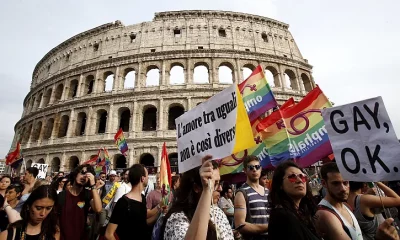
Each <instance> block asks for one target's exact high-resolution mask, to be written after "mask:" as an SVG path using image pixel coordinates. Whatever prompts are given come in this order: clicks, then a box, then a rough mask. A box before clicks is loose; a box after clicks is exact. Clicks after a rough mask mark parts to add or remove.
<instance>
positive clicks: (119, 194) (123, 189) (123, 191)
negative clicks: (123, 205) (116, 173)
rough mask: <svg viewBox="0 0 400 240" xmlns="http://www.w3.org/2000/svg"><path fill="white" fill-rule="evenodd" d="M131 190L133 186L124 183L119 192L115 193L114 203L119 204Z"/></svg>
mask: <svg viewBox="0 0 400 240" xmlns="http://www.w3.org/2000/svg"><path fill="white" fill-rule="evenodd" d="M131 189H132V186H131V184H130V183H126V182H123V183H122V184H121V186H120V187H119V188H118V189H117V192H116V193H115V196H114V202H115V203H116V202H118V200H119V199H120V198H121V197H122V196H124V195H125V194H127V193H128V192H130V191H131Z"/></svg>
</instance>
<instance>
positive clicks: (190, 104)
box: [186, 97, 192, 111]
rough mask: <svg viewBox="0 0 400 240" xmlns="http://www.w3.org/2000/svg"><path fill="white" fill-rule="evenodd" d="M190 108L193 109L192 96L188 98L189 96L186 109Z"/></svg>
mask: <svg viewBox="0 0 400 240" xmlns="http://www.w3.org/2000/svg"><path fill="white" fill-rule="evenodd" d="M190 109H192V97H188V98H187V108H186V111H189V110H190Z"/></svg>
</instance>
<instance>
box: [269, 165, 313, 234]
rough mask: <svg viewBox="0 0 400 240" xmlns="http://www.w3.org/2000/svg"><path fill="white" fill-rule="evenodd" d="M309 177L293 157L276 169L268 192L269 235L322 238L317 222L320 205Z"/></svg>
mask: <svg viewBox="0 0 400 240" xmlns="http://www.w3.org/2000/svg"><path fill="white" fill-rule="evenodd" d="M307 181H308V179H307V175H306V174H305V173H303V171H302V169H301V168H300V167H299V166H297V164H296V163H294V162H292V161H286V162H284V163H282V164H280V165H279V166H278V167H277V168H276V169H275V172H274V176H273V178H272V187H271V192H270V194H269V196H268V198H269V203H270V207H271V212H270V219H269V225H268V239H270V240H274V239H279V240H281V239H296V240H302V239H304V240H305V239H307V240H310V239H311V240H314V239H315V240H317V239H320V238H319V237H318V235H317V231H316V229H315V226H314V216H315V213H316V211H317V206H316V204H315V203H314V201H313V198H312V193H311V188H310V186H309V185H308V183H307Z"/></svg>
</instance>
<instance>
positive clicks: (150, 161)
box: [140, 153, 154, 167]
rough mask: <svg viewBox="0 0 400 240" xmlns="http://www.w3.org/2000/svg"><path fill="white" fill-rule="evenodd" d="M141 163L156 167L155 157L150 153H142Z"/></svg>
mask: <svg viewBox="0 0 400 240" xmlns="http://www.w3.org/2000/svg"><path fill="white" fill-rule="evenodd" d="M140 163H141V164H143V165H144V166H146V167H154V157H153V155H151V154H150V153H145V154H142V156H141V157H140Z"/></svg>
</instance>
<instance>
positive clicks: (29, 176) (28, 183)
mask: <svg viewBox="0 0 400 240" xmlns="http://www.w3.org/2000/svg"><path fill="white" fill-rule="evenodd" d="M38 174H39V169H37V168H35V167H29V168H27V169H26V171H25V175H24V183H25V188H24V191H23V192H22V197H23V198H24V201H25V200H26V198H28V197H27V196H25V197H24V195H25V194H27V193H29V191H31V190H32V188H33V185H35V182H36V177H37V175H38Z"/></svg>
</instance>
